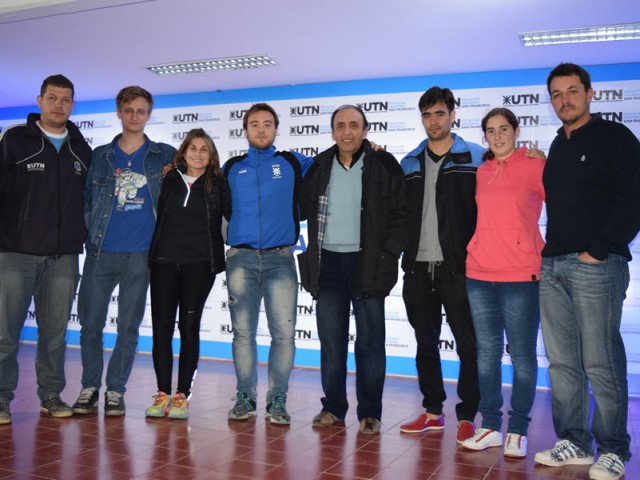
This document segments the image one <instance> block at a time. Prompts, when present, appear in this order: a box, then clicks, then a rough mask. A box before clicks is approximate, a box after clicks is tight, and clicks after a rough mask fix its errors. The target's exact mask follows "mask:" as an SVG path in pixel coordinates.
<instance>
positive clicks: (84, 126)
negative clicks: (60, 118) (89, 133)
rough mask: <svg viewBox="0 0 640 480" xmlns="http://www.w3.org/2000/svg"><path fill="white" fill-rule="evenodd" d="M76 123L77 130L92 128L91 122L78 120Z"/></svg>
mask: <svg viewBox="0 0 640 480" xmlns="http://www.w3.org/2000/svg"><path fill="white" fill-rule="evenodd" d="M75 123H76V127H78V128H79V129H81V130H82V129H85V130H87V129H90V128H93V120H80V121H78V122H75Z"/></svg>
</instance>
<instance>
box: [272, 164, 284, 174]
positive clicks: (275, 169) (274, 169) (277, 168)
mask: <svg viewBox="0 0 640 480" xmlns="http://www.w3.org/2000/svg"><path fill="white" fill-rule="evenodd" d="M271 171H272V172H273V178H282V169H281V168H280V164H279V163H275V164H273V165H271Z"/></svg>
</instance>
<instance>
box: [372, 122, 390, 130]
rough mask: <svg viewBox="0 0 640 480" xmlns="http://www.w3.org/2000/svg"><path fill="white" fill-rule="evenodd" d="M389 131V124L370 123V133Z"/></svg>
mask: <svg viewBox="0 0 640 480" xmlns="http://www.w3.org/2000/svg"><path fill="white" fill-rule="evenodd" d="M388 129H389V125H388V123H387V122H369V131H370V132H386V131H387V130H388Z"/></svg>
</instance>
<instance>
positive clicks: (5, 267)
mask: <svg viewBox="0 0 640 480" xmlns="http://www.w3.org/2000/svg"><path fill="white" fill-rule="evenodd" d="M78 278H79V272H78V255H61V256H60V257H57V258H54V257H42V256H35V255H25V254H21V253H8V252H2V253H0V401H3V402H7V403H9V402H11V400H13V399H14V397H15V395H14V393H13V392H14V391H15V389H16V387H17V386H18V344H19V341H20V332H21V331H22V327H23V326H24V322H25V320H26V319H27V313H28V311H29V305H30V304H31V297H33V300H34V303H35V313H36V322H37V324H38V350H37V354H36V376H37V379H38V397H39V398H40V400H47V399H49V398H51V397H54V396H57V395H60V392H62V390H64V387H65V385H66V380H65V376H64V356H65V349H66V346H67V344H66V340H65V336H66V334H67V325H68V323H69V317H70V315H71V307H72V305H73V297H74V296H75V293H76V287H77V286H78Z"/></svg>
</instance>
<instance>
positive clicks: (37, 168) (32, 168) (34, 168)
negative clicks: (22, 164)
mask: <svg viewBox="0 0 640 480" xmlns="http://www.w3.org/2000/svg"><path fill="white" fill-rule="evenodd" d="M27 172H44V163H41V162H33V163H27Z"/></svg>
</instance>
